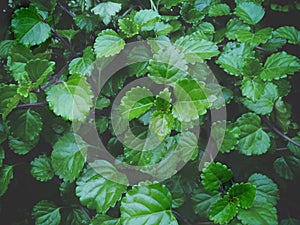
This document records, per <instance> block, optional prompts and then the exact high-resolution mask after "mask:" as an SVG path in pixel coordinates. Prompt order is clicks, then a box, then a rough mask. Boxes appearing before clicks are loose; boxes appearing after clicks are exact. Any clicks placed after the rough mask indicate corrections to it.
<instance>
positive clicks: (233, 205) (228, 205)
mask: <svg viewBox="0 0 300 225" xmlns="http://www.w3.org/2000/svg"><path fill="white" fill-rule="evenodd" d="M237 203H238V202H237V200H236V199H233V200H231V199H230V197H229V196H228V195H226V196H225V197H224V198H221V199H219V200H218V201H216V202H215V203H214V204H213V205H212V206H211V208H210V210H209V219H210V220H212V221H214V223H218V224H227V223H229V222H230V221H231V220H232V219H233V217H234V216H235V215H236V214H237V212H238V209H237Z"/></svg>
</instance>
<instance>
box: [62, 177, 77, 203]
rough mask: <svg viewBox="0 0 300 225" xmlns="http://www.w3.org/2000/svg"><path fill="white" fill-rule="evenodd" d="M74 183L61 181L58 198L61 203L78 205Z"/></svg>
mask: <svg viewBox="0 0 300 225" xmlns="http://www.w3.org/2000/svg"><path fill="white" fill-rule="evenodd" d="M75 185H76V184H75V183H69V182H65V181H63V182H62V183H61V184H60V186H59V191H60V197H61V199H62V201H63V203H65V204H68V205H73V204H78V203H79V201H78V198H77V196H76V195H75Z"/></svg>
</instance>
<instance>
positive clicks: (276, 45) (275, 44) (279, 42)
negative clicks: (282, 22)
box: [262, 38, 286, 52]
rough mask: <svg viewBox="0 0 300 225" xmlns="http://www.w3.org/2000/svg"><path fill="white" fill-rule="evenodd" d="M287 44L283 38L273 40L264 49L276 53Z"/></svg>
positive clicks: (264, 45)
mask: <svg viewBox="0 0 300 225" xmlns="http://www.w3.org/2000/svg"><path fill="white" fill-rule="evenodd" d="M285 44H286V40H284V39H282V38H271V39H270V40H268V41H267V43H266V44H263V45H262V47H263V48H264V49H266V50H268V51H270V52H276V51H278V49H280V48H282V47H283V46H284V45H285Z"/></svg>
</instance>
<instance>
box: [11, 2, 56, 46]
mask: <svg viewBox="0 0 300 225" xmlns="http://www.w3.org/2000/svg"><path fill="white" fill-rule="evenodd" d="M11 26H12V30H13V32H14V34H15V37H16V39H17V40H18V41H19V42H20V43H22V44H24V45H30V46H33V45H38V44H41V43H43V42H45V41H46V40H47V39H48V38H49V37H50V31H51V27H50V26H49V25H48V24H47V23H45V22H44V21H43V19H42V17H41V16H40V15H39V14H38V13H37V11H36V9H35V8H32V7H30V8H21V9H19V10H16V11H15V14H14V16H13V19H12V21H11Z"/></svg>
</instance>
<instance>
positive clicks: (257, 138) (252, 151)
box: [237, 113, 270, 155]
mask: <svg viewBox="0 0 300 225" xmlns="http://www.w3.org/2000/svg"><path fill="white" fill-rule="evenodd" d="M237 125H238V126H239V129H240V131H241V132H240V141H239V143H238V148H237V149H238V150H239V151H240V152H241V153H242V154H244V155H261V154H263V153H266V152H267V151H268V149H269V147H270V138H269V136H268V134H267V133H266V132H265V131H263V129H262V128H261V120H260V118H259V116H257V115H256V114H254V113H246V114H244V115H242V116H241V117H240V118H238V120H237Z"/></svg>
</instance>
